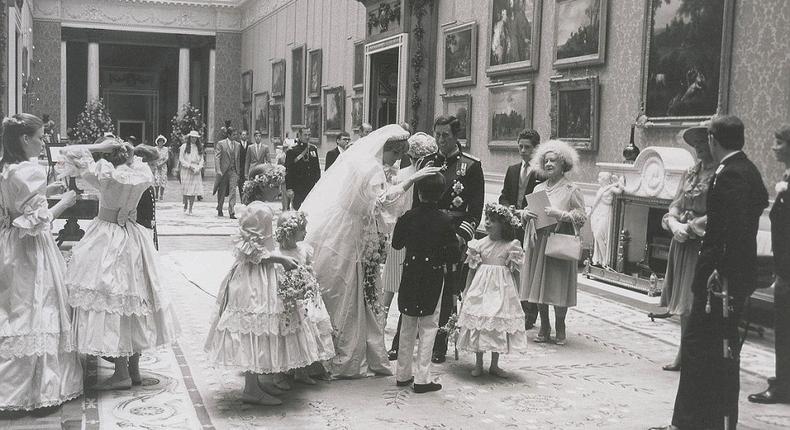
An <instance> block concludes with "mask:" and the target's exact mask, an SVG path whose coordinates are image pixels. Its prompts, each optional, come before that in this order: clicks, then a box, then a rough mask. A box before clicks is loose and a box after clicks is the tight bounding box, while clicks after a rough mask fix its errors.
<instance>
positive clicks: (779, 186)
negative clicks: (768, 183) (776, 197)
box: [776, 181, 787, 194]
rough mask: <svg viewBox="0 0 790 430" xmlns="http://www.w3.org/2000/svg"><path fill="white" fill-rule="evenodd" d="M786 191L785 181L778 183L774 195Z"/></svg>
mask: <svg viewBox="0 0 790 430" xmlns="http://www.w3.org/2000/svg"><path fill="white" fill-rule="evenodd" d="M785 191H787V181H779V182H777V183H776V194H780V193H783V192H785Z"/></svg>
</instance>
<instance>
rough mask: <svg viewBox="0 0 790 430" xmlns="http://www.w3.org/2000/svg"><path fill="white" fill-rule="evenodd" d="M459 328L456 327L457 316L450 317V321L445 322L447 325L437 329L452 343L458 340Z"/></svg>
mask: <svg viewBox="0 0 790 430" xmlns="http://www.w3.org/2000/svg"><path fill="white" fill-rule="evenodd" d="M460 330H461V328H460V327H458V314H457V313H456V314H452V315H450V319H448V320H447V324H445V325H443V326H441V327H439V331H440V332H442V333H445V334H446V335H447V337H448V338H450V339H452V340H453V342H455V341H456V339H457V338H458V333H459V332H460Z"/></svg>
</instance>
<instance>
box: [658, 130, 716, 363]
mask: <svg viewBox="0 0 790 430" xmlns="http://www.w3.org/2000/svg"><path fill="white" fill-rule="evenodd" d="M680 136H681V137H682V139H683V140H684V141H685V142H686V143H687V144H689V145H691V147H692V148H693V149H694V152H695V154H696V156H697V164H696V165H694V166H693V167H691V168H690V169H689V170H688V171H687V172H686V174H685V176H684V178H683V181H682V182H681V186H680V187H678V191H677V194H676V195H675V198H674V199H673V200H672V203H671V204H670V205H669V212H667V214H666V215H664V218H663V220H662V222H661V224H662V226H663V227H664V229H666V230H668V231H669V232H671V233H672V242H671V243H670V245H669V258H668V259H667V272H666V275H665V276H664V290H663V291H662V293H661V305H662V306H666V307H667V312H668V313H669V314H672V315H678V316H679V317H680V336H681V339H682V337H683V332H684V331H685V327H686V324H687V322H688V317H689V314H690V313H691V303H692V300H693V298H694V296H693V294H692V292H691V284H692V283H693V282H694V270H695V268H696V266H697V258H698V257H699V250H700V245H701V244H702V237H703V236H704V235H705V225H706V223H707V216H706V215H705V211H706V205H705V200H706V198H707V196H708V183H709V182H710V178H711V177H713V174H714V172H715V170H716V165H717V163H716V162H715V161H714V160H713V155H712V154H711V152H710V147H709V146H708V127H707V126H705V125H700V126H698V127H692V128H689V129H686V130H684V131H682V132H681V134H680ZM680 366H681V363H680V348H678V352H677V354H676V355H675V359H674V360H673V361H672V363H669V364H667V365H665V366H663V367H662V368H663V369H664V370H668V371H677V370H680Z"/></svg>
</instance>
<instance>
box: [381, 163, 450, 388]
mask: <svg viewBox="0 0 790 430" xmlns="http://www.w3.org/2000/svg"><path fill="white" fill-rule="evenodd" d="M444 188H445V182H444V177H443V176H442V175H438V174H437V175H434V176H430V177H427V178H425V179H423V180H422V181H420V182H418V183H417V195H418V197H419V203H417V205H416V207H415V208H414V209H411V210H409V211H408V212H406V213H405V214H404V215H403V216H401V217H400V218H398V222H397V223H396V224H395V230H394V231H393V235H392V247H393V248H395V249H403V248H404V247H406V259H405V260H404V263H403V277H402V279H401V283H400V288H399V290H398V309H399V310H400V312H401V326H400V346H399V351H398V370H397V374H396V379H397V382H396V383H397V385H398V386H399V387H405V386H407V385H410V384H411V383H412V382H414V392H415V393H427V392H429V391H437V390H440V389H441V388H442V386H441V384H437V383H435V382H434V381H432V380H431V379H430V377H431V372H430V366H431V356H432V351H433V342H434V339H435V338H436V333H437V332H438V330H439V313H440V309H441V307H440V306H439V302H440V299H441V296H442V294H452V291H444V283H445V282H444V278H445V277H444V274H445V272H446V270H447V266H448V265H451V264H453V263H456V262H457V261H459V260H460V259H461V248H460V244H459V242H458V238H457V236H456V234H455V229H454V228H453V220H452V217H451V216H450V215H449V214H448V213H446V212H444V211H442V210H440V209H439V208H438V206H437V204H436V202H437V201H438V200H439V198H441V196H442V194H443V193H444ZM418 338H419V345H418V348H417V361H416V363H414V364H415V366H414V367H415V371H414V372H412V361H413V360H412V357H413V353H414V343H415V341H416V340H417V339H418Z"/></svg>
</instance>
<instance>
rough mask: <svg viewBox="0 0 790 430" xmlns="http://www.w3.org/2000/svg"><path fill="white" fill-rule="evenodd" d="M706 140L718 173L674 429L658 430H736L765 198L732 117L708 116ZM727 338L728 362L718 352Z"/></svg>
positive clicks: (694, 289) (739, 127)
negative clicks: (746, 317) (743, 334)
mask: <svg viewBox="0 0 790 430" xmlns="http://www.w3.org/2000/svg"><path fill="white" fill-rule="evenodd" d="M707 134H708V145H709V146H710V149H711V153H712V154H713V158H714V159H715V160H717V161H718V162H719V167H718V168H717V169H716V173H715V174H714V175H713V178H712V179H711V183H710V186H709V192H708V197H707V215H708V223H707V227H706V231H705V237H704V238H703V240H702V246H701V249H700V256H699V261H698V262H697V267H696V269H695V272H694V281H693V284H692V292H693V293H694V300H693V304H692V308H691V314H690V316H689V322H688V327H687V329H686V332H685V333H684V334H683V339H682V341H681V345H682V346H681V355H680V362H681V370H680V383H679V384H678V393H677V397H676V398H675V412H674V415H673V417H672V425H671V426H668V427H663V428H664V429H681V430H687V429H689V430H690V429H694V430H696V429H700V430H702V429H721V428H727V429H735V428H736V426H737V423H738V392H739V391H740V382H739V376H740V375H739V372H740V361H739V354H740V344H741V343H740V339H739V334H738V323H739V321H740V318H741V314H742V311H743V306H744V303H745V301H746V299H747V298H748V297H749V296H750V295H751V294H752V292H753V291H754V288H755V284H756V281H757V229H758V224H759V221H760V215H761V214H762V212H763V209H765V208H766V207H767V206H768V193H767V191H766V190H765V186H764V185H763V180H762V177H761V176H760V172H758V171H757V168H756V167H755V166H754V164H753V163H752V162H751V161H749V159H748V158H746V154H744V153H743V151H741V149H742V148H743V144H744V133H743V123H742V122H741V120H740V119H738V117H736V116H732V115H724V116H716V117H714V118H713V120H712V121H711V123H710V125H709V126H708V127H707ZM725 285H726V287H727V289H728V296H729V304H730V306H729V308H730V309H729V316H728V317H727V318H725V317H724V316H723V315H722V309H723V305H722V298H721V296H717V295H716V294H712V293H711V292H720V291H721V290H722V289H723V287H724V286H725ZM706 308H707V309H706ZM725 340H726V341H727V342H728V348H727V349H726V351H727V355H728V357H724V352H723V348H722V345H723V344H724V341H725ZM725 426H726V427H725ZM659 428H660V427H659Z"/></svg>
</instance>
